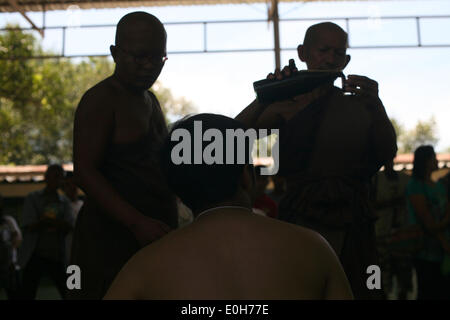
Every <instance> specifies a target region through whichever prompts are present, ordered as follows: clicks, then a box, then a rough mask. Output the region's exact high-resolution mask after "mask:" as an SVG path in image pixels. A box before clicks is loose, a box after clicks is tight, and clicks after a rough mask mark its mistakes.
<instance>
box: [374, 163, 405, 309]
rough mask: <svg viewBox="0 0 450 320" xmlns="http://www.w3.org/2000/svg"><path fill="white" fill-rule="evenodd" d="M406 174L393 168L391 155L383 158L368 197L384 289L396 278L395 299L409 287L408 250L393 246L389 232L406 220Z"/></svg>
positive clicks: (402, 224) (401, 227)
mask: <svg viewBox="0 0 450 320" xmlns="http://www.w3.org/2000/svg"><path fill="white" fill-rule="evenodd" d="M409 179H410V177H409V176H408V175H407V174H406V173H404V172H401V171H396V170H394V159H391V160H390V161H388V162H386V164H385V165H384V170H383V171H379V172H378V173H377V174H376V175H375V176H374V178H373V181H372V192H371V199H372V203H373V206H374V209H375V213H376V215H377V221H376V223H375V234H376V237H377V249H378V257H379V260H380V268H381V270H382V273H381V275H382V280H383V281H382V282H383V287H384V293H385V294H386V298H387V295H388V294H389V293H390V292H392V290H393V277H394V276H395V277H396V279H397V282H398V288H399V290H398V299H400V300H404V299H406V297H407V293H408V292H409V291H410V290H411V289H412V269H413V265H412V257H411V256H410V254H409V252H408V250H401V249H400V248H396V247H395V245H394V243H392V235H393V234H394V233H395V232H396V230H401V229H403V228H404V227H406V226H407V224H408V220H407V218H408V216H407V211H406V186H407V185H408V182H409Z"/></svg>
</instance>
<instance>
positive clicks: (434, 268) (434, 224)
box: [406, 145, 450, 300]
mask: <svg viewBox="0 0 450 320" xmlns="http://www.w3.org/2000/svg"><path fill="white" fill-rule="evenodd" d="M437 169H438V166H437V160H436V153H435V151H434V148H433V147H432V146H430V145H424V146H420V147H418V148H417V149H416V150H415V152H414V167H413V172H412V178H411V180H410V181H409V183H408V186H407V188H406V197H407V208H408V215H409V220H410V223H411V224H418V225H419V226H421V228H422V231H423V246H422V248H421V250H419V251H418V252H417V253H416V254H415V255H414V267H415V269H416V273H417V285H418V297H417V298H418V300H428V299H449V298H450V287H449V286H448V284H447V283H446V279H445V277H444V276H443V274H442V272H441V271H442V270H441V266H442V263H443V261H444V255H445V254H447V255H448V254H450V242H449V238H448V225H449V222H450V210H449V207H448V202H447V195H446V191H445V188H444V186H443V185H442V184H441V183H440V182H434V181H433V180H432V179H431V174H432V173H433V171H435V170H437Z"/></svg>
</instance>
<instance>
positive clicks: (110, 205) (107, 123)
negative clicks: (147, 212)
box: [73, 92, 143, 230]
mask: <svg viewBox="0 0 450 320" xmlns="http://www.w3.org/2000/svg"><path fill="white" fill-rule="evenodd" d="M106 99H107V98H106ZM106 101H107V100H106ZM113 126H114V110H113V108H112V107H111V105H109V104H108V103H105V97H102V96H101V94H100V95H99V94H98V93H97V92H94V93H92V92H87V93H86V94H85V95H84V96H83V98H82V99H81V101H80V104H79V106H78V108H77V110H76V113H75V124H74V141H73V157H74V177H75V181H76V182H77V184H78V185H79V187H81V188H82V189H83V191H84V192H85V193H86V194H87V195H88V196H89V197H92V198H93V199H95V201H96V202H97V203H98V204H99V205H100V206H101V207H102V208H103V209H104V211H105V212H106V213H107V214H108V215H110V216H111V217H112V218H114V219H115V220H117V221H119V222H120V223H122V224H123V225H125V226H127V227H128V228H130V229H131V230H132V229H133V226H134V225H136V224H138V223H139V221H140V219H141V217H143V215H142V214H141V213H140V212H138V211H137V210H136V209H135V208H134V207H133V206H131V205H130V204H129V203H127V202H126V201H125V200H124V199H123V198H122V197H121V196H120V195H119V194H118V193H117V192H116V191H115V190H114V188H113V187H112V186H111V185H110V183H109V182H108V181H107V180H106V178H105V177H104V176H103V174H102V173H101V172H100V170H99V169H100V166H101V165H102V163H103V161H104V156H105V150H106V148H107V145H108V143H109V142H110V141H111V139H112V134H113Z"/></svg>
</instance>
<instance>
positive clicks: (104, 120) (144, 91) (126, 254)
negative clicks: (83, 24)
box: [70, 12, 177, 299]
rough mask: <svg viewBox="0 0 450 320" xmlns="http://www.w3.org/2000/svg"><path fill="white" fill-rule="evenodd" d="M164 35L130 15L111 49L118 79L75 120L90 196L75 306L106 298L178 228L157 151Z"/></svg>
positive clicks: (78, 174) (96, 92)
mask: <svg viewBox="0 0 450 320" xmlns="http://www.w3.org/2000/svg"><path fill="white" fill-rule="evenodd" d="M166 38H167V35H166V31H165V29H164V26H163V25H162V23H161V22H160V21H159V20H158V19H157V18H156V17H154V16H152V15H150V14H148V13H145V12H133V13H130V14H127V15H125V16H124V17H123V18H122V19H121V20H120V21H119V23H118V25H117V30H116V40H115V41H116V44H115V45H114V46H111V47H110V50H111V54H112V56H113V58H114V62H115V63H116V68H115V71H114V74H113V75H112V76H111V77H109V78H107V79H105V80H103V81H101V82H100V83H98V84H97V85H95V86H94V87H93V88H91V89H89V90H88V91H87V92H86V93H85V94H84V96H83V97H82V99H81V101H80V104H79V106H78V108H77V111H76V114H75V126H74V175H75V178H76V181H77V183H78V184H79V186H80V187H81V188H82V189H83V190H84V192H85V193H86V195H87V197H86V202H85V204H84V206H83V208H82V209H81V212H80V214H79V216H78V220H77V224H76V227H75V232H74V239H73V247H72V260H71V264H75V265H78V266H79V267H80V269H81V289H80V290H76V289H74V290H72V291H71V292H70V296H71V297H72V298H75V299H101V298H102V297H103V296H104V294H105V292H106V290H107V289H108V287H109V285H110V284H111V282H112V281H113V279H114V277H115V276H116V274H117V273H118V272H119V270H120V269H121V268H122V266H123V265H124V264H125V262H126V261H127V260H128V259H129V258H130V257H131V256H132V255H133V254H134V253H135V252H136V251H138V250H139V249H140V248H141V247H143V246H144V245H147V244H148V243H150V242H152V241H154V240H156V239H158V238H160V237H162V236H163V235H164V234H166V233H167V232H168V231H169V230H170V229H173V228H176V227H177V210H176V202H175V198H174V197H173V195H172V194H171V193H170V191H169V189H168V187H167V185H166V183H165V180H164V179H163V176H162V173H161V170H160V163H159V157H158V152H159V149H160V147H161V145H162V143H163V141H164V139H165V138H166V136H167V134H168V132H167V127H166V124H165V119H164V115H163V113H162V111H161V107H160V105H159V103H158V100H157V99H156V97H155V95H154V94H153V93H151V92H150V91H148V89H149V88H150V87H151V86H152V85H153V83H155V81H156V79H157V78H158V76H159V74H160V73H161V70H162V68H163V66H164V62H165V60H166Z"/></svg>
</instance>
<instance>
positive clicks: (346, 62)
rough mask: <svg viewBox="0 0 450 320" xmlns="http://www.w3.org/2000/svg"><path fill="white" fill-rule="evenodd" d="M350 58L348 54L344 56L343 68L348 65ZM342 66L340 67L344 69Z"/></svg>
mask: <svg viewBox="0 0 450 320" xmlns="http://www.w3.org/2000/svg"><path fill="white" fill-rule="evenodd" d="M351 58H352V57H351V56H350V55H349V54H348V55H346V56H345V64H344V68H345V67H346V66H347V65H348V63H349V62H350V60H351ZM344 68H342V69H344Z"/></svg>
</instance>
